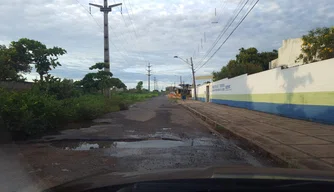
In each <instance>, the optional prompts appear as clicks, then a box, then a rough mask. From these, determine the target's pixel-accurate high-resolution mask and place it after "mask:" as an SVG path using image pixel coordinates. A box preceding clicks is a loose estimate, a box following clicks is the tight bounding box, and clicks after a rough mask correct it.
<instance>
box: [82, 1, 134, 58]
mask: <svg viewBox="0 0 334 192" xmlns="http://www.w3.org/2000/svg"><path fill="white" fill-rule="evenodd" d="M76 2H77V3H78V4H79V5H80V6H81V7H82V8H83V9H84V10H85V11H86V12H87V13H88V15H89V16H91V17H92V19H93V20H94V21H95V23H96V25H97V26H98V27H99V28H100V29H101V31H102V33H103V28H102V25H101V24H99V22H98V21H97V20H96V19H95V17H94V16H93V15H92V14H91V12H90V10H88V9H87V8H85V6H83V5H82V4H81V3H80V2H79V0H76ZM109 42H110V43H111V44H112V46H113V47H115V49H116V50H117V51H118V52H119V53H120V54H121V56H122V59H123V60H124V61H125V62H126V63H127V64H129V63H128V62H127V60H126V59H125V58H124V56H123V55H122V53H121V51H120V50H119V49H118V47H117V46H116V45H115V44H114V43H113V42H112V41H109Z"/></svg>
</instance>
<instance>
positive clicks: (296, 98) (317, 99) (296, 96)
mask: <svg viewBox="0 0 334 192" xmlns="http://www.w3.org/2000/svg"><path fill="white" fill-rule="evenodd" d="M210 96H211V98H210V99H221V100H232V101H248V102H263V103H282V104H302V105H327V106H334V92H306V93H273V94H252V95H250V94H233V95H229V94H217V95H210Z"/></svg>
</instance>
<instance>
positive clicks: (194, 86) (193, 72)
mask: <svg viewBox="0 0 334 192" xmlns="http://www.w3.org/2000/svg"><path fill="white" fill-rule="evenodd" d="M174 58H178V59H181V60H182V61H183V62H185V63H187V64H188V65H189V62H188V59H187V60H184V59H182V58H181V57H179V56H177V55H176V56H174ZM190 66H191V72H192V75H193V88H194V92H195V93H194V97H195V100H197V91H196V89H197V88H196V80H195V70H194V64H193V58H192V57H190Z"/></svg>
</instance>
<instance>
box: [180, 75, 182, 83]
mask: <svg viewBox="0 0 334 192" xmlns="http://www.w3.org/2000/svg"><path fill="white" fill-rule="evenodd" d="M180 84H182V76H180Z"/></svg>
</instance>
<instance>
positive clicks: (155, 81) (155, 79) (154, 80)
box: [153, 77, 157, 90]
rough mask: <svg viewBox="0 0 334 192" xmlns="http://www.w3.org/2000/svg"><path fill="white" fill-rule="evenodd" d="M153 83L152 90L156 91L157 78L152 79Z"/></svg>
mask: <svg viewBox="0 0 334 192" xmlns="http://www.w3.org/2000/svg"><path fill="white" fill-rule="evenodd" d="M153 82H154V90H157V78H156V77H153Z"/></svg>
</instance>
